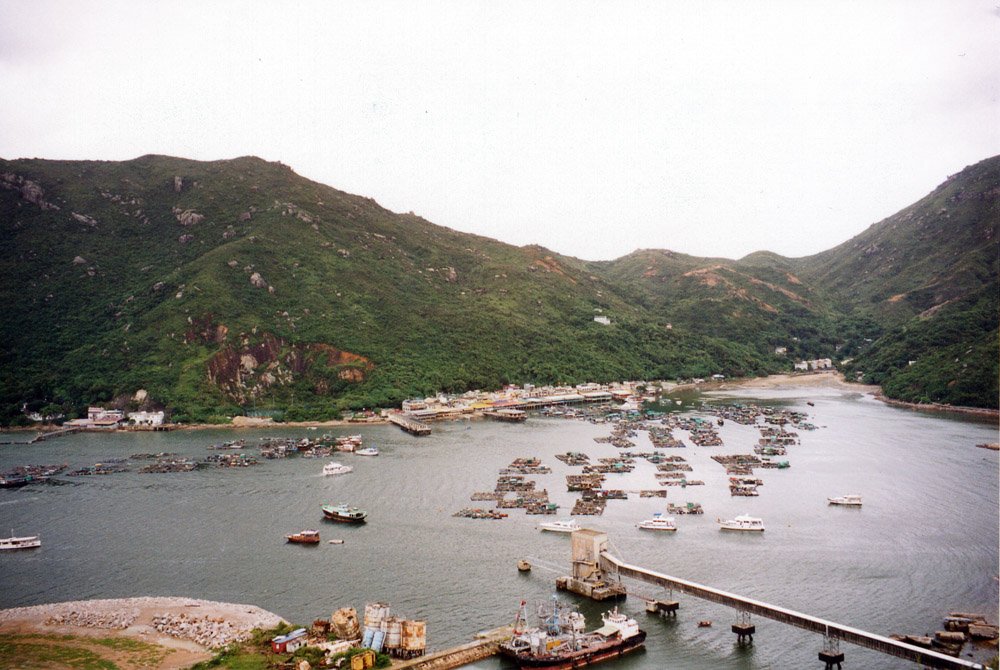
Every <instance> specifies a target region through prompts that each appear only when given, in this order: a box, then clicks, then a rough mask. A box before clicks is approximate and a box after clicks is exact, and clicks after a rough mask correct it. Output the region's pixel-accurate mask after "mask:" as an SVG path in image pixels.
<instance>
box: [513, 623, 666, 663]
mask: <svg viewBox="0 0 1000 670" xmlns="http://www.w3.org/2000/svg"><path fill="white" fill-rule="evenodd" d="M645 641H646V632H645V631H642V630H640V631H639V632H638V633H637V634H636V635H633V636H632V637H630V638H629V639H627V640H609V641H608V643H607V644H606V645H602V646H600V647H597V648H593V649H586V650H583V651H578V652H570V653H567V654H560V655H552V656H535V655H533V654H531V653H526V652H521V653H517V652H513V651H510V650H507V649H504V648H503V647H501V648H500V654H501V655H503V656H506V657H507V658H510V659H512V660H513V661H515V662H516V663H517V664H518V666H519V667H521V668H551V669H553V670H563V669H565V670H569V669H571V668H582V667H584V666H587V665H593V664H594V663H600V662H601V661H607V660H610V659H612V658H617V657H619V656H624V655H625V654H628V653H630V652H633V651H637V650H639V649H642V648H643V646H644V643H645Z"/></svg>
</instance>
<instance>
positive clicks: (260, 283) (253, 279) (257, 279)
mask: <svg viewBox="0 0 1000 670" xmlns="http://www.w3.org/2000/svg"><path fill="white" fill-rule="evenodd" d="M250 283H251V284H253V285H254V286H256V287H257V288H267V282H266V281H264V278H263V277H261V276H260V273H259V272H254V273H253V274H252V275H250Z"/></svg>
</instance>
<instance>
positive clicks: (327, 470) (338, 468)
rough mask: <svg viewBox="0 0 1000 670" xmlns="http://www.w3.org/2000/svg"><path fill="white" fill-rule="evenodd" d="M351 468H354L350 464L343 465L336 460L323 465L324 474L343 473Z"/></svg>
mask: <svg viewBox="0 0 1000 670" xmlns="http://www.w3.org/2000/svg"><path fill="white" fill-rule="evenodd" d="M352 470H354V468H352V467H351V466H350V465H344V464H343V463H337V462H336V461H330V462H329V463H327V464H326V465H324V466H323V474H324V475H345V474H347V473H348V472H351V471H352Z"/></svg>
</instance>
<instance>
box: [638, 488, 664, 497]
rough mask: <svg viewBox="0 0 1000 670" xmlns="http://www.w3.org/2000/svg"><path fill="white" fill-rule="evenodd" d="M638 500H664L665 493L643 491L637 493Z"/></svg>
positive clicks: (649, 490)
mask: <svg viewBox="0 0 1000 670" xmlns="http://www.w3.org/2000/svg"><path fill="white" fill-rule="evenodd" d="M639 497H640V498H666V497H667V492H666V491H664V490H663V489H643V490H641V491H639Z"/></svg>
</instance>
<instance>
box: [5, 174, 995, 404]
mask: <svg viewBox="0 0 1000 670" xmlns="http://www.w3.org/2000/svg"><path fill="white" fill-rule="evenodd" d="M983 166H986V167H983ZM970 170H971V172H970V174H969V175H968V176H966V173H962V174H961V175H958V176H956V177H954V178H952V179H950V180H949V182H948V183H946V185H945V186H943V187H942V189H945V191H944V192H942V193H938V191H936V192H935V194H937V195H935V194H932V195H931V196H928V199H926V200H927V202H926V203H925V204H921V203H918V204H917V205H914V207H912V208H908V210H904V212H902V213H900V214H899V215H896V216H895V217H892V218H891V219H889V220H887V222H892V223H887V222H883V223H882V224H878V225H877V226H875V227H873V229H872V230H869V231H867V232H866V233H865V234H863V235H862V236H859V237H858V238H856V239H855V240H852V241H849V242H847V243H845V244H844V245H841V247H838V248H837V249H834V250H831V251H830V252H826V253H825V254H820V255H818V256H814V257H811V258H807V259H785V258H782V257H780V256H777V255H774V254H768V253H765V252H761V253H758V254H753V255H751V256H748V257H746V258H744V259H742V260H740V261H729V260H725V259H699V258H694V257H690V256H684V255H682V254H675V253H672V252H669V251H650V250H645V251H638V252H635V253H633V254H630V255H629V256H626V257H624V258H621V259H618V260H616V261H611V262H601V263H598V262H587V261H581V260H578V259H574V258H569V257H564V256H560V255H558V254H556V253H554V252H552V251H549V250H547V249H544V248H541V247H521V248H519V247H514V246H511V245H507V244H504V243H501V242H498V241H495V240H491V239H488V238H484V237H479V236H475V235H469V234H465V233H459V232H457V231H454V230H450V229H448V228H444V227H441V226H437V225H434V224H432V223H430V222H428V221H425V220H423V219H421V218H420V217H418V216H415V215H413V214H395V213H393V212H390V211H388V210H385V209H384V208H382V207H380V206H379V205H378V204H377V203H375V202H374V201H372V200H371V199H368V198H363V197H359V196H354V195H350V194H347V193H343V192H341V191H337V190H335V189H333V188H330V187H328V186H324V185H322V184H318V183H315V182H312V181H309V180H307V179H304V178H302V177H299V176H298V175H296V174H295V173H294V172H292V171H291V170H290V169H289V168H288V167H286V166H284V165H281V164H277V163H268V162H265V161H262V160H260V159H257V158H252V157H245V158H238V159H234V160H227V161H215V162H197V161H190V160H184V159H178V158H169V157H164V156H144V157H141V158H138V159H135V160H132V161H126V162H91V161H87V162H83V161H44V160H14V161H0V235H2V242H3V244H2V247H0V268H2V272H3V277H4V280H5V281H4V282H3V283H2V286H0V300H2V305H3V308H4V313H5V318H4V320H3V322H2V326H0V329H2V330H0V334H2V337H3V347H2V351H0V356H2V365H0V383H2V386H0V389H2V390H0V420H2V421H3V422H4V423H10V422H14V421H18V420H21V417H22V416H23V414H22V410H23V408H25V407H27V408H28V409H31V410H38V409H43V408H44V409H46V410H47V411H50V412H51V411H55V410H56V409H59V410H60V411H65V412H68V413H70V414H73V413H79V412H80V411H82V409H83V408H85V406H86V405H87V404H88V403H96V402H105V403H106V402H112V401H117V402H119V403H120V404H121V403H127V404H129V405H131V406H137V405H139V404H145V405H152V406H159V407H166V408H167V409H169V410H170V411H171V412H172V413H173V415H174V418H176V419H180V420H189V421H204V420H213V417H222V416H225V415H232V414H234V413H239V412H242V411H249V410H254V409H255V410H258V411H261V410H264V411H268V410H279V411H284V413H285V416H286V417H287V418H290V419H291V418H307V417H308V418H326V417H331V416H335V415H337V414H339V412H340V411H341V410H342V409H345V408H357V407H371V406H385V405H390V404H397V403H398V402H399V401H401V400H402V399H404V398H406V397H411V396H413V395H422V394H428V393H432V392H435V391H438V390H446V391H462V390H466V389H472V388H496V387H498V386H500V385H502V384H505V383H509V382H513V383H523V382H534V383H552V382H564V383H575V382H581V381H585V380H593V381H611V380H620V379H642V378H646V379H655V378H665V379H671V378H684V377H693V376H707V375H710V374H713V373H722V374H725V375H728V376H733V375H757V374H765V373H768V372H775V371H780V370H786V369H790V368H791V361H792V359H793V358H802V357H819V356H831V357H832V356H834V355H837V354H838V353H839V354H846V353H856V354H857V355H856V357H855V362H854V363H853V365H854V366H855V368H857V369H861V370H864V372H865V375H866V379H879V380H880V381H882V382H883V383H885V385H886V390H887V392H893V393H898V395H899V396H900V397H917V396H919V397H927V398H929V399H937V400H943V401H946V402H956V401H957V400H958V399H959V398H960V399H961V402H962V403H964V404H975V405H992V406H995V405H996V374H995V370H996V365H995V364H996V360H997V356H996V348H997V344H996V331H997V328H996V313H997V310H996V304H995V296H996V286H997V245H996V236H995V232H996V231H995V225H996V223H995V222H996V206H997V205H996V190H997V188H998V185H1000V178H998V176H997V160H996V159H991V161H986V162H984V163H983V164H981V165H980V166H975V167H974V168H970ZM966 172H969V171H966ZM990 189H992V191H990ZM939 191H941V189H939ZM990 193H992V195H990ZM956 198H957V199H956ZM922 203H924V201H922ZM991 208H992V209H991ZM942 209H944V210H945V211H943V212H942V211H941V210H942ZM932 212H936V213H932ZM902 217H908V218H902ZM989 217H992V218H989ZM942 239H946V241H947V244H942ZM856 244H863V245H864V246H863V247H862V251H861V254H862V255H863V256H864V260H863V261H861V260H859V259H858V258H857V256H858V253H856V252H855V249H856V247H855V246H851V245H856ZM945 246H947V247H948V248H947V249H945V248H944V247H945ZM922 249H923V250H924V251H923V252H922V251H921V250H922ZM991 254H992V256H991ZM928 257H930V258H931V260H929V261H928V260H927V258H928ZM883 263H889V264H891V266H892V268H894V269H893V270H892V271H891V272H889V274H888V275H887V276H886V277H882V278H880V277H879V276H878V274H877V273H878V272H881V271H882V268H883ZM903 277H905V278H906V281H903ZM855 279H860V281H858V282H856V281H855ZM990 295H992V296H993V297H994V302H993V303H992V306H991V303H989V300H988V299H987V298H988V297H989V296H990ZM900 296H902V297H900ZM976 315H979V316H980V317H982V318H977V316H976ZM595 316H601V317H607V318H608V319H609V320H610V324H609V325H605V324H602V323H598V322H595V320H594V318H595ZM989 316H992V321H990V319H989V318H987V317H989ZM909 319H915V320H916V321H914V322H913V323H912V324H911V323H910V321H908V320H909ZM991 324H992V325H991ZM900 329H902V330H900ZM917 334H919V337H917ZM880 338H881V339H880ZM991 338H992V339H991ZM867 340H872V342H868V341H867ZM894 343H895V344H894ZM965 344H968V345H969V346H971V347H972V349H971V350H970V351H969V352H966V351H965V349H968V348H969V346H966V347H965V349H962V351H961V354H960V355H959V354H958V353H957V349H956V351H954V352H953V351H952V349H951V348H950V347H961V346H962V345H965ZM775 347H786V348H787V349H788V354H787V355H785V356H779V355H776V354H775V353H774V349H775ZM921 347H924V348H923V349H921ZM923 351H927V352H929V353H927V354H923V353H922V352H923ZM945 351H948V352H949V353H948V354H947V355H948V356H952V354H953V353H954V354H955V356H953V358H958V359H959V360H960V362H961V363H962V364H971V365H973V366H976V369H977V370H978V369H982V370H985V372H983V374H981V375H980V377H982V378H986V377H988V376H989V369H988V368H986V367H983V366H982V365H981V361H980V358H982V357H985V356H988V355H991V356H992V361H993V368H992V370H993V371H994V373H993V377H992V385H991V386H989V384H987V386H989V389H992V390H989V389H986V390H984V387H983V383H982V379H980V380H979V381H976V382H974V383H973V379H972V376H971V375H969V374H968V373H965V372H963V373H961V374H962V375H965V376H964V377H963V379H965V380H966V381H968V383H966V382H965V381H961V380H959V381H957V382H956V383H954V384H950V382H951V381H954V380H952V379H948V380H944V382H943V385H942V384H941V383H939V382H940V381H941V380H937V381H935V382H934V386H933V389H934V390H933V391H928V390H927V388H924V386H922V384H923V382H924V381H925V380H928V379H929V377H930V376H931V374H930V373H931V372H933V373H934V374H935V375H939V373H941V371H942V368H943V366H942V365H940V364H935V360H936V359H935V358H933V356H938V355H941V356H943V355H945V354H944V353H943V352H945ZM932 354H933V356H932ZM900 356H902V357H903V358H905V360H904V361H903V362H902V365H904V366H905V368H906V369H905V370H903V369H902V368H901V367H900V360H902V359H901V358H900ZM914 359H916V360H917V362H916V363H914V364H913V365H910V363H909V361H911V360H914ZM948 360H952V358H949V359H948ZM855 368H852V371H855ZM967 369H968V366H966V367H964V368H962V370H967ZM903 373H905V375H904V377H903V378H901V381H899V382H898V383H897V382H895V381H894V375H896V374H903ZM956 374H957V373H956ZM949 384H950V385H949ZM939 387H942V388H944V389H945V390H944V391H943V392H939V390H938V389H939ZM140 389H142V390H145V391H146V392H147V393H146V395H147V400H145V401H141V399H140V400H130V399H131V398H132V397H133V396H134V394H135V393H136V392H137V391H138V390H140ZM897 389H898V391H897ZM914 394H916V396H915V395H914Z"/></svg>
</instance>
